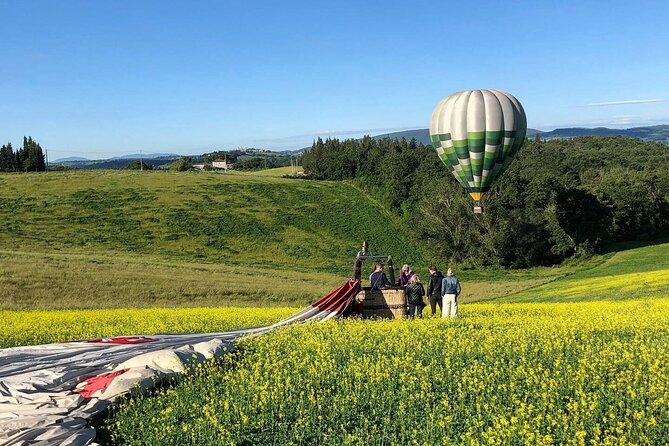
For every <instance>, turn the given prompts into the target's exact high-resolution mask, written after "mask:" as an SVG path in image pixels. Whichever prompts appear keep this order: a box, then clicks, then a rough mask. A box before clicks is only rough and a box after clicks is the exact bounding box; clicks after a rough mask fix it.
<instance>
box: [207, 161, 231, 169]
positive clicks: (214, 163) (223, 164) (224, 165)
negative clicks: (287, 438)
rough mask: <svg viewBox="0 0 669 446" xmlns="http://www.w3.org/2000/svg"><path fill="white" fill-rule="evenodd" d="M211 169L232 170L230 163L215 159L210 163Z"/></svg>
mask: <svg viewBox="0 0 669 446" xmlns="http://www.w3.org/2000/svg"><path fill="white" fill-rule="evenodd" d="M211 167H213V168H214V169H225V170H228V169H232V163H229V162H227V161H226V160H222V159H216V160H214V161H212V162H211Z"/></svg>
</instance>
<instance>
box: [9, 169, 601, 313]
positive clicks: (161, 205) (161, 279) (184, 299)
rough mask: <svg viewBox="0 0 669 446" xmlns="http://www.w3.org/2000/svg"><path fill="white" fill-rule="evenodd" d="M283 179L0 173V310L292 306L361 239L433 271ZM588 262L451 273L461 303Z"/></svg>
mask: <svg viewBox="0 0 669 446" xmlns="http://www.w3.org/2000/svg"><path fill="white" fill-rule="evenodd" d="M286 169H290V168H279V169H271V170H268V171H259V172H250V173H241V174H234V173H227V174H220V173H204V172H203V173H193V172H186V173H174V172H133V171H70V172H49V173H47V174H0V221H2V222H3V226H2V228H3V229H2V230H1V231H0V260H2V261H0V308H5V309H32V308H44V309H47V308H51V309H56V308H60V309H72V308H120V307H125V306H129V305H131V306H133V307H169V306H179V307H182V306H221V305H295V306H301V305H305V304H307V303H309V302H311V301H313V300H315V299H317V298H318V297H321V296H323V295H324V294H326V293H327V292H328V291H330V290H331V289H333V288H334V287H335V286H336V285H338V284H339V283H341V281H343V280H344V279H345V278H346V277H348V276H349V274H350V273H351V270H352V262H353V257H354V256H355V253H356V252H357V251H358V249H359V245H360V242H361V241H362V240H368V241H370V243H371V247H372V250H373V251H374V252H379V253H384V254H390V255H392V256H393V258H394V259H395V263H396V264H398V265H401V264H403V263H410V264H413V265H415V266H416V267H417V271H418V272H419V274H421V275H422V276H423V278H424V279H425V278H426V277H427V271H426V269H427V264H428V263H429V262H430V261H437V263H439V262H438V260H439V259H434V258H430V255H429V253H426V252H425V250H424V249H421V248H420V247H418V246H416V245H415V244H414V243H412V242H411V239H410V237H409V235H408V234H407V231H406V229H405V228H404V227H403V226H402V224H401V223H400V222H398V221H397V220H396V218H394V217H393V216H391V215H390V214H389V213H388V212H386V211H385V210H384V209H383V208H382V207H381V206H380V205H378V204H377V203H376V202H375V201H374V200H371V199H370V198H369V197H367V196H366V195H364V194H363V193H362V192H361V191H360V190H358V189H357V188H355V187H353V186H351V185H348V184H346V183H337V182H316V181H308V180H296V179H287V178H282V176H283V175H285V174H286V173H288V171H287V170H286ZM593 262H594V263H596V262H597V260H594V261H591V262H589V263H585V264H582V265H579V266H578V267H574V268H537V269H533V270H527V271H483V272H481V271H463V272H460V274H459V275H460V277H461V279H462V280H463V282H466V286H465V287H464V292H463V296H462V300H463V301H464V302H469V301H475V300H486V299H492V298H496V297H500V296H506V295H509V294H512V293H514V292H517V291H519V290H523V289H527V288H530V287H534V286H537V285H540V284H543V283H546V282H549V281H551V280H554V279H555V278H556V277H561V276H563V275H565V274H567V273H569V272H570V271H572V270H574V269H579V268H581V269H582V268H587V267H589V266H591V264H593ZM443 266H445V265H443ZM366 268H367V271H366V272H369V268H371V265H369V264H367V265H366Z"/></svg>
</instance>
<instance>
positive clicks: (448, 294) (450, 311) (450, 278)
mask: <svg viewBox="0 0 669 446" xmlns="http://www.w3.org/2000/svg"><path fill="white" fill-rule="evenodd" d="M461 291H462V287H461V286H460V281H459V280H458V278H457V277H455V275H454V274H453V270H452V269H451V268H448V271H447V272H446V277H444V280H442V282H441V298H442V305H441V317H457V316H458V296H459V295H460V292H461Z"/></svg>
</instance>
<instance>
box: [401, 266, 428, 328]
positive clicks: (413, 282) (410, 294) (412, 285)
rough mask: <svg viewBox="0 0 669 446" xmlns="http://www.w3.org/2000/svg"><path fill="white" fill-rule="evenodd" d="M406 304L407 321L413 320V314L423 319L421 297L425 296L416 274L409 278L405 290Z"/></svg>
mask: <svg viewBox="0 0 669 446" xmlns="http://www.w3.org/2000/svg"><path fill="white" fill-rule="evenodd" d="M405 292H406V296H407V302H408V303H409V319H413V317H414V314H416V313H417V314H418V317H420V318H422V317H423V307H424V306H425V304H423V296H425V288H424V287H423V284H422V283H420V279H419V278H418V276H417V275H416V274H414V275H413V276H411V279H410V281H409V285H407V287H406V289H405Z"/></svg>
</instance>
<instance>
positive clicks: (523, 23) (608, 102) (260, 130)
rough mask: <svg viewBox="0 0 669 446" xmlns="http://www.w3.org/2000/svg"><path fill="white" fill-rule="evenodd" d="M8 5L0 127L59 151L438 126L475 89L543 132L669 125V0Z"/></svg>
mask: <svg viewBox="0 0 669 446" xmlns="http://www.w3.org/2000/svg"><path fill="white" fill-rule="evenodd" d="M0 17H2V24H1V25H0V54H1V55H2V56H3V63H2V64H1V65H0V93H1V97H2V101H0V141H12V142H13V143H14V144H19V143H20V140H21V138H22V137H23V135H32V136H33V138H35V139H36V140H37V141H39V142H40V143H41V144H42V146H43V147H45V148H47V149H49V152H50V158H52V159H54V158H60V157H65V156H76V155H79V156H86V157H88V158H100V157H106V156H109V155H118V154H125V153H134V152H137V151H139V150H143V151H144V152H175V153H186V154H189V153H192V154H196V153H202V152H204V151H210V150H213V149H227V148H234V147H237V146H246V147H252V146H255V147H267V148H270V149H294V148H300V147H304V146H305V145H309V144H310V143H311V141H312V140H313V138H314V137H315V136H317V135H322V136H327V135H335V136H359V135H361V134H363V133H368V132H369V133H371V134H378V133H385V132H387V131H393V130H396V129H408V128H420V127H427V124H428V121H429V117H430V113H431V111H432V108H433V107H434V106H435V105H436V103H437V102H438V100H440V99H441V98H442V97H444V96H446V95H448V94H450V93H453V92H455V91H458V90H462V89H470V88H497V89H502V90H505V91H508V92H509V93H512V94H513V95H515V96H516V97H517V98H518V99H519V100H520V101H521V102H522V103H523V105H524V107H525V109H526V112H527V115H528V123H529V126H530V127H534V128H540V129H552V128H555V127H564V126H573V125H578V126H586V127H593V126H613V127H630V126H636V125H652V124H658V123H664V124H669V102H667V101H668V100H669V26H668V24H667V23H668V22H667V20H668V19H669V2H667V1H644V2H629V1H625V2H623V1H598V2H595V1H587V0H579V1H563V2H542V1H536V0H535V1H527V2H521V1H517V2H512V1H507V2H498V1H489V2H487V1H467V2H461V1H458V2H449V1H444V0H441V1H412V2H409V1H406V2H395V1H391V0H385V1H345V0H338V1H336V2H316V1H292V2H291V1H286V2H270V1H267V2H259V1H244V2H232V1H216V2H204V1H193V2H186V1H183V2H170V1H156V2H150V1H117V0H114V1H107V2H102V1H90V0H87V1H67V0H63V1H56V0H51V1H25V0H23V1H9V0H1V3H0ZM620 101H631V102H626V103H617V102H620ZM612 103H615V104H612ZM593 104H595V105H593ZM596 104H599V105H596Z"/></svg>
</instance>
